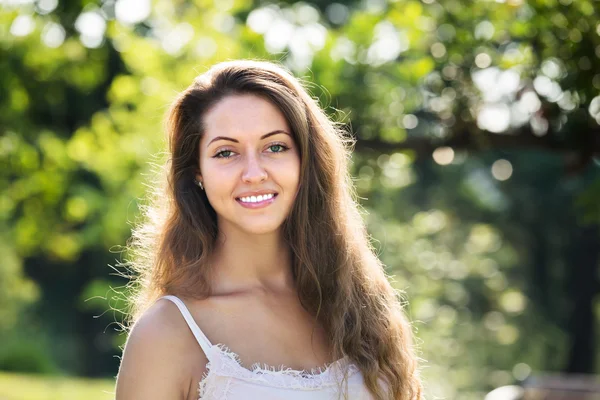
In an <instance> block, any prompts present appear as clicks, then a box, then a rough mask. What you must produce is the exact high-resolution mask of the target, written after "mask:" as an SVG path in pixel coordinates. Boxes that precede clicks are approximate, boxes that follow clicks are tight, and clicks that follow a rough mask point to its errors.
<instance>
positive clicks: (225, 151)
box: [213, 150, 233, 158]
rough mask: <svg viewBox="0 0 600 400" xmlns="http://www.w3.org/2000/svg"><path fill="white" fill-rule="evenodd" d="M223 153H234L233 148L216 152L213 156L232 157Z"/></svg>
mask: <svg viewBox="0 0 600 400" xmlns="http://www.w3.org/2000/svg"><path fill="white" fill-rule="evenodd" d="M223 153H233V152H232V151H231V150H223V151H220V152H218V153H217V154H215V155H214V156H213V158H229V157H230V156H225V155H223Z"/></svg>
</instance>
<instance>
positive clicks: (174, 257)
mask: <svg viewBox="0 0 600 400" xmlns="http://www.w3.org/2000/svg"><path fill="white" fill-rule="evenodd" d="M242 93H250V94H255V95H258V96H261V97H263V98H265V99H267V100H269V101H271V102H272V103H273V104H274V105H276V106H277V107H278V108H279V109H280V110H281V112H282V113H283V115H284V116H285V118H286V120H287V122H288V124H289V126H290V127H291V129H292V134H293V136H294V139H295V142H296V144H297V146H298V148H299V152H300V159H301V168H300V188H299V191H298V194H297V197H296V200H295V203H294V205H293V207H292V209H291V211H290V214H289V215H288V217H287V219H286V220H285V221H284V226H283V230H282V231H283V234H284V236H285V240H286V242H287V243H288V244H289V246H290V248H291V251H292V254H293V261H292V269H293V271H292V272H293V276H294V280H295V283H296V288H297V292H298V296H299V299H300V301H301V303H302V305H303V307H304V308H305V309H306V310H307V311H308V312H310V313H311V314H312V315H313V316H314V317H315V321H318V322H319V323H321V324H322V326H323V328H324V329H325V331H326V332H327V334H328V337H329V339H330V341H331V344H332V348H333V356H334V357H336V359H338V358H342V357H343V356H349V358H350V359H351V360H352V361H353V362H354V363H355V365H356V366H358V368H359V369H360V370H361V372H362V374H363V377H364V382H365V384H366V386H367V388H368V389H369V391H370V392H371V393H372V394H373V396H374V397H375V398H376V399H381V400H383V399H402V400H405V399H406V400H409V399H410V400H413V399H421V392H422V385H421V381H420V378H419V363H418V357H417V356H416V349H415V347H414V344H413V335H412V330H411V328H412V327H411V325H410V324H409V322H408V320H407V318H406V317H405V315H404V312H403V309H402V304H401V302H400V295H399V293H397V292H396V291H395V290H394V289H393V288H392V286H391V285H390V283H389V281H388V277H387V276H386V274H385V271H384V268H383V265H382V263H381V262H380V260H379V259H378V258H377V256H376V255H375V253H374V249H373V248H372V246H371V244H370V241H369V236H368V233H367V230H366V228H365V224H364V222H363V219H362V216H361V214H360V211H359V210H360V209H359V205H358V202H357V197H356V193H355V191H354V186H353V183H352V180H351V177H350V174H349V172H348V161H349V159H350V154H351V150H352V146H353V144H354V142H353V140H352V139H351V138H350V137H348V136H347V135H346V133H345V132H344V130H343V129H341V128H339V127H338V125H336V124H335V123H333V122H332V121H331V120H330V119H329V118H328V117H327V116H326V115H325V113H324V112H323V111H322V109H321V108H320V107H319V106H318V104H317V103H316V101H315V100H313V98H311V97H310V95H309V94H308V93H307V91H306V90H305V89H304V87H303V86H302V85H301V84H300V82H299V81H298V80H297V79H296V78H294V77H293V76H292V75H291V74H290V73H289V72H287V71H286V70H285V69H284V68H283V67H280V66H278V65H276V64H273V63H270V62H261V61H247V60H243V61H229V62H224V63H220V64H217V65H215V66H213V67H212V68H211V69H210V70H209V71H207V72H206V73H204V74H202V75H200V76H198V77H197V78H196V79H195V80H194V82H193V83H192V84H191V85H190V86H189V87H188V88H187V89H186V90H184V91H183V92H182V93H181V94H180V95H179V96H178V97H177V99H176V100H175V101H174V102H173V104H172V106H171V108H170V110H169V113H168V117H167V119H166V131H167V134H168V145H169V150H170V153H169V155H170V159H168V160H167V161H166V164H165V165H164V167H163V168H162V170H161V172H160V174H161V176H162V178H163V179H162V184H159V185H156V188H155V189H156V190H155V191H154V193H153V196H150V202H149V203H148V204H147V205H146V206H144V207H143V210H144V216H145V218H144V219H143V221H142V222H141V223H140V224H138V225H137V226H136V228H135V229H134V231H133V236H132V240H131V241H130V242H129V246H128V250H129V251H130V253H129V254H130V258H129V263H128V265H129V266H130V267H131V268H132V269H133V271H134V274H133V276H132V278H133V279H132V281H131V284H130V288H131V289H132V291H131V293H132V295H131V296H130V297H129V299H128V301H129V307H130V310H129V311H130V312H129V317H130V318H129V322H130V324H129V327H131V326H132V325H133V324H134V323H135V321H137V319H138V318H139V317H140V316H141V315H142V314H143V313H144V311H145V310H146V309H147V308H148V307H149V306H150V305H151V304H152V303H153V302H154V301H155V300H156V299H157V298H158V297H160V296H163V295H165V294H175V295H180V296H184V297H188V298H195V299H202V298H206V297H208V296H209V295H210V290H211V288H210V282H209V281H208V278H207V275H208V274H207V269H208V268H210V267H209V266H208V265H207V257H208V255H209V254H211V252H212V251H213V248H214V245H215V240H216V237H217V230H218V226H217V219H216V214H215V211H214V209H213V208H212V207H211V205H210V204H209V202H208V199H207V197H206V195H205V193H204V192H203V191H201V190H199V189H198V188H197V187H195V186H194V176H195V174H196V172H197V168H198V160H199V142H200V138H201V136H202V134H203V123H202V117H203V115H204V114H205V113H206V112H207V110H209V109H210V108H211V107H212V106H214V105H215V104H216V103H217V102H218V101H219V100H221V99H223V98H224V97H225V96H228V95H232V94H242ZM380 380H383V381H384V382H385V383H386V384H387V388H389V389H388V390H387V391H385V387H382V385H380Z"/></svg>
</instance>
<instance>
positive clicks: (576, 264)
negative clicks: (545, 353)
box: [565, 225, 600, 373]
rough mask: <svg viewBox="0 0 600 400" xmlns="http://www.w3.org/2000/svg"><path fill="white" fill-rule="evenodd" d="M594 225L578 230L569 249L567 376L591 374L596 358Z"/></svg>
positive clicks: (597, 243)
mask: <svg viewBox="0 0 600 400" xmlns="http://www.w3.org/2000/svg"><path fill="white" fill-rule="evenodd" d="M598 233H599V232H598V226H597V225H588V226H580V227H579V228H578V229H577V231H576V232H575V235H574V236H573V238H572V239H573V240H572V244H571V246H569V250H568V252H569V253H570V254H569V255H570V257H569V259H570V260H572V261H573V264H572V271H571V273H570V274H568V275H567V276H568V282H567V296H568V297H567V298H568V299H572V303H571V310H572V311H571V313H570V318H569V324H568V326H567V333H568V334H569V342H570V345H571V347H570V351H569V355H568V361H567V362H568V364H567V367H566V371H565V372H567V373H593V372H594V367H595V355H596V342H595V336H596V330H595V315H594V308H593V307H594V297H595V296H596V294H597V293H598V276H597V274H598V263H599V261H600V236H599V234H598Z"/></svg>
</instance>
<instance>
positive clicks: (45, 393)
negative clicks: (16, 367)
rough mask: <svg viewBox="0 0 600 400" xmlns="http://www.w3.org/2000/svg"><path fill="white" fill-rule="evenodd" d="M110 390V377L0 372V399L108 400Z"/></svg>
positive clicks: (113, 388)
mask: <svg viewBox="0 0 600 400" xmlns="http://www.w3.org/2000/svg"><path fill="white" fill-rule="evenodd" d="M114 391H115V382H114V380H112V379H85V378H70V377H49V376H44V375H26V374H14V373H7V372H0V400H80V399H85V400H111V399H114V397H115V396H114Z"/></svg>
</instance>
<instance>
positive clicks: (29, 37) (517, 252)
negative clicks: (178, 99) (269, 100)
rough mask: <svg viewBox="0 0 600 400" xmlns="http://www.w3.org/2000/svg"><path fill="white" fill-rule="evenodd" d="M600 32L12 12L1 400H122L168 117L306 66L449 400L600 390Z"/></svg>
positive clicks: (205, 2) (430, 374)
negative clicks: (197, 86) (122, 366)
mask: <svg viewBox="0 0 600 400" xmlns="http://www.w3.org/2000/svg"><path fill="white" fill-rule="evenodd" d="M598 15H600V2H599V1H597V0H530V1H526V0H494V1H492V0H473V1H459V0H397V1H391V0H390V1H387V0H349V1H342V0H340V1H337V2H330V1H326V0H313V1H307V2H295V1H281V2H273V1H267V0H264V1H262V0H214V1H213V0H195V1H192V0H152V1H150V0H116V1H115V0H106V1H98V0H71V1H58V0H37V1H34V0H0V189H1V190H0V398H1V399H11V400H12V399H71V398H73V399H74V398H86V399H110V398H111V397H112V396H111V394H110V393H111V392H112V390H113V382H114V377H115V375H116V373H117V370H118V365H119V358H118V357H119V356H120V354H121V350H120V346H122V345H123V343H124V341H125V335H124V334H123V333H122V332H120V331H119V329H118V323H119V322H122V320H123V315H122V314H121V313H120V312H119V311H118V310H121V309H123V308H124V303H123V295H122V294H120V292H121V291H123V287H124V285H125V284H126V281H125V280H124V279H123V278H121V277H119V276H118V273H117V271H119V268H118V263H119V261H123V260H124V258H125V255H124V254H122V246H123V245H124V244H125V243H126V241H127V239H128V237H129V235H130V233H131V224H132V223H133V222H134V221H136V218H137V216H138V207H139V204H140V201H141V199H143V196H144V194H145V186H144V183H145V182H146V181H147V180H148V179H151V178H152V176H153V175H152V174H151V171H152V169H153V165H154V164H156V163H160V162H161V160H163V159H164V154H163V153H162V152H163V151H164V145H165V141H164V133H163V130H162V121H163V116H164V114H165V111H166V109H167V107H168V105H169V103H170V102H171V101H172V100H173V99H174V97H175V95H176V93H177V92H179V91H181V90H183V89H184V88H185V87H186V86H187V85H188V84H190V83H191V81H192V79H193V78H194V77H195V76H196V75H197V74H199V73H202V72H204V71H206V70H207V69H208V67H209V66H210V65H212V64H213V63H216V62H219V61H224V60H228V59H236V58H258V59H267V60H276V61H280V62H282V63H283V64H285V65H286V66H288V67H289V68H290V69H291V70H292V71H293V72H294V73H295V74H296V75H297V76H298V77H301V78H302V79H304V80H305V81H306V83H307V85H308V87H309V89H310V90H311V93H312V94H313V95H314V96H315V97H318V99H319V101H320V103H321V105H322V106H323V107H326V109H327V111H328V113H330V114H331V115H332V117H333V118H334V119H335V120H337V121H340V122H343V123H344V124H346V125H347V127H348V129H349V130H351V131H352V133H353V134H354V135H355V137H356V139H357V143H356V147H355V152H354V154H353V162H352V174H353V176H354V177H355V182H356V185H357V190H358V194H359V195H360V197H361V202H362V205H363V207H364V210H365V219H366V221H367V223H368V227H369V231H370V233H371V235H372V238H373V244H374V246H375V247H376V248H377V251H378V253H379V255H380V257H381V258H382V260H383V261H384V263H385V264H386V265H387V268H388V270H389V273H390V274H393V277H394V285H395V287H397V288H398V289H401V290H405V291H406V297H407V298H408V300H409V305H408V306H407V309H406V310H407V313H408V314H409V317H410V318H411V320H412V321H413V322H414V328H415V333H416V336H417V337H418V343H419V346H420V348H421V351H422V353H421V354H420V355H421V357H422V358H423V359H425V360H426V362H425V363H424V367H423V379H424V382H425V391H426V396H427V398H428V399H439V398H442V399H468V400H471V399H472V400H475V399H482V398H484V396H485V394H486V393H488V392H490V391H491V390H492V389H494V388H497V387H500V386H504V385H513V384H517V385H518V384H520V383H522V382H524V381H527V379H530V378H532V377H536V376H541V375H543V374H547V373H561V374H596V373H598V371H599V370H600V361H599V357H598V356H599V354H600V348H599V345H600V343H599V342H598V337H599V336H598V328H599V326H598V325H599V324H598V321H599V320H600V302H599V299H598V292H599V289H600V285H599V275H598V267H599V264H600V233H599V227H600V125H599V124H600V96H599V95H600V24H599V23H598V21H599V20H598ZM113 267H115V268H116V270H115V269H113ZM90 379H91V380H90Z"/></svg>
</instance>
